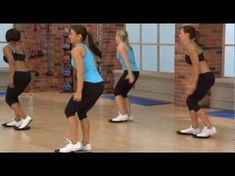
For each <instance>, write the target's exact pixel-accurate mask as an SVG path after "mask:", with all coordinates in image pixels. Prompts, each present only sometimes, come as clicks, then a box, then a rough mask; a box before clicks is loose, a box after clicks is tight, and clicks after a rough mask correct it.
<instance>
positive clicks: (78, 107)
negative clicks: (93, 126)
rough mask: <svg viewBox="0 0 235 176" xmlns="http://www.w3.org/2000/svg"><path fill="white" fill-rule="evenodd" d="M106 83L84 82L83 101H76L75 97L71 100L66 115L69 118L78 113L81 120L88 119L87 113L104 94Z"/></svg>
mask: <svg viewBox="0 0 235 176" xmlns="http://www.w3.org/2000/svg"><path fill="white" fill-rule="evenodd" d="M103 90H104V83H103V82H100V83H90V82H84V85H83V89H82V100H81V101H80V102H78V101H74V100H73V96H72V97H71V98H70V100H69V102H68V104H67V106H66V108H65V115H66V117H67V118H69V117H71V116H75V114H76V113H77V115H78V118H79V119H80V120H82V119H84V118H87V112H88V111H89V110H90V109H91V108H92V107H93V106H94V105H95V103H96V101H97V100H98V98H99V97H100V95H101V94H102V93H103Z"/></svg>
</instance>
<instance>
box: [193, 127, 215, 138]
mask: <svg viewBox="0 0 235 176" xmlns="http://www.w3.org/2000/svg"><path fill="white" fill-rule="evenodd" d="M216 133H217V130H216V128H215V127H212V128H208V127H206V126H205V127H204V128H203V130H202V131H201V133H199V134H196V135H195V136H194V137H197V138H208V137H210V136H211V135H214V134H216Z"/></svg>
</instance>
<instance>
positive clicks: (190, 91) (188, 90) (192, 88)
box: [185, 83, 196, 95]
mask: <svg viewBox="0 0 235 176" xmlns="http://www.w3.org/2000/svg"><path fill="white" fill-rule="evenodd" d="M185 89H186V94H187V95H192V94H193V92H194V91H195V90H196V84H193V83H191V84H186V85H185Z"/></svg>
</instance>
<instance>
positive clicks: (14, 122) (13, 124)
mask: <svg viewBox="0 0 235 176" xmlns="http://www.w3.org/2000/svg"><path fill="white" fill-rule="evenodd" d="M21 123H22V120H20V121H16V120H15V119H14V120H13V121H11V122H7V123H5V124H3V126H5V127H19V126H20V125H21Z"/></svg>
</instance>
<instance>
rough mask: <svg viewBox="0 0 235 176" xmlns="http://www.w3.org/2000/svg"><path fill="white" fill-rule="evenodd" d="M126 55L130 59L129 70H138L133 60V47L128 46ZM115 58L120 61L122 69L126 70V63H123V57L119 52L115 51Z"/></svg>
mask: <svg viewBox="0 0 235 176" xmlns="http://www.w3.org/2000/svg"><path fill="white" fill-rule="evenodd" d="M127 56H128V58H129V60H130V64H131V70H132V71H139V69H138V68H137V65H136V62H135V55H134V51H133V49H132V48H131V47H129V48H128V51H127ZM117 59H118V60H119V62H120V63H121V65H122V69H123V70H127V66H126V63H125V61H124V59H123V58H122V56H121V54H119V53H117Z"/></svg>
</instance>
